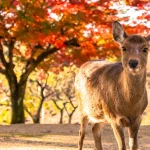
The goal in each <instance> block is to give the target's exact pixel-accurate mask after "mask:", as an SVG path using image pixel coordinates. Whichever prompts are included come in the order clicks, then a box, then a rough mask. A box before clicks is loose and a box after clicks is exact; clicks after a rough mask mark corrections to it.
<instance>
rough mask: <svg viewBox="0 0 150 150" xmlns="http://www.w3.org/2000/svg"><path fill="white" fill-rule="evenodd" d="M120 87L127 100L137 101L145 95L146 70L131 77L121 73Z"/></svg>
mask: <svg viewBox="0 0 150 150" xmlns="http://www.w3.org/2000/svg"><path fill="white" fill-rule="evenodd" d="M121 80H123V82H122V87H123V92H124V96H125V97H126V98H127V99H128V100H134V99H135V101H137V98H141V96H143V94H144V93H145V90H146V88H145V85H146V69H145V70H144V71H143V73H141V74H139V75H132V74H130V73H128V72H126V71H125V70H124V71H123V72H122V78H121Z"/></svg>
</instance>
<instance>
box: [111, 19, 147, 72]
mask: <svg viewBox="0 0 150 150" xmlns="http://www.w3.org/2000/svg"><path fill="white" fill-rule="evenodd" d="M113 37H114V40H115V41H116V42H118V43H119V44H120V45H121V47H122V64H123V67H124V70H125V71H126V72H128V73H130V74H132V75H138V74H140V73H143V71H144V70H145V68H146V64H147V55H148V48H149V45H150V35H149V36H147V37H142V36H140V35H127V33H126V32H125V31H124V28H123V27H122V25H121V24H120V23H119V22H117V21H115V22H114V23H113Z"/></svg>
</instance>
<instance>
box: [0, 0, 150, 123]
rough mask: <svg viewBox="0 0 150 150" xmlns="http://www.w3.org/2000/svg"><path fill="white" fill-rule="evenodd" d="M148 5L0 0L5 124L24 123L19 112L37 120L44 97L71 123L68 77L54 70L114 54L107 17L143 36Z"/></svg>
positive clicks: (0, 65)
mask: <svg viewBox="0 0 150 150" xmlns="http://www.w3.org/2000/svg"><path fill="white" fill-rule="evenodd" d="M148 6H149V2H148V1H147V0H135V1H132V0H126V1H123V0H122V1H119V0H116V1H108V0H105V1H103V0H97V1H95V0H94V1H92V0H83V1H79V0H69V1H68V0H66V1H64V0H57V1H56V0H28V1H25V0H1V1H0V73H1V75H2V78H1V89H0V90H1V94H2V95H6V97H5V98H3V97H2V96H1V97H2V98H1V105H9V106H10V107H9V111H11V113H10V114H11V118H10V123H12V124H15V123H25V112H27V113H28V114H29V115H30V117H31V118H32V120H33V122H35V123H37V122H39V116H40V112H41V109H42V106H43V103H44V101H48V99H50V101H51V102H53V106H54V107H55V108H57V110H59V112H60V123H62V122H63V121H62V118H63V117H62V116H63V114H64V112H66V113H67V114H68V116H69V122H71V118H72V114H73V113H74V111H75V110H76V107H77V105H76V104H75V100H74V94H73V93H74V91H73V85H72V83H73V79H72V78H73V77H71V76H68V77H67V78H66V79H65V80H64V79H63V77H62V78H59V76H58V74H59V73H61V70H63V69H64V67H65V66H66V67H73V66H74V65H75V66H77V67H78V66H80V65H81V64H82V63H84V62H85V61H87V60H92V59H118V58H119V57H120V51H119V48H118V45H117V44H116V43H114V41H113V39H112V35H111V25H112V21H114V20H118V21H121V22H122V23H123V24H124V25H126V29H127V31H128V33H132V34H134V33H143V35H147V34H148V32H149V22H150V15H149V13H148V12H149V7H148ZM131 11H132V13H134V15H133V16H131ZM136 12H138V14H137V15H135V14H136ZM135 26H136V27H135ZM52 72H53V73H55V76H56V79H53V80H54V81H53V84H52V81H51V82H50V81H49V80H50V79H52V78H53V75H54V74H53V73H52ZM33 74H35V76H36V77H37V78H36V77H32V76H33ZM36 74H38V75H36ZM43 74H44V75H43ZM38 76H39V77H38ZM64 77H65V76H64ZM3 80H6V81H7V82H6V81H5V82H3ZM63 81H64V82H63ZM50 83H51V84H50ZM30 97H32V98H30ZM34 100H35V101H36V102H35V101H34ZM30 101H31V102H30ZM37 101H38V102H37ZM29 105H30V106H29ZM34 109H35V110H34ZM49 109H50V108H49ZM1 112H2V111H1ZM3 113H4V114H6V112H4V111H3Z"/></svg>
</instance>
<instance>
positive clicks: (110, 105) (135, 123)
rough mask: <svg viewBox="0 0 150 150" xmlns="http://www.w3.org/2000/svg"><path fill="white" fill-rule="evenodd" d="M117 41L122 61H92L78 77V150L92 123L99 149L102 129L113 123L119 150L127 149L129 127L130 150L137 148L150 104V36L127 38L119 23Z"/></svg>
mask: <svg viewBox="0 0 150 150" xmlns="http://www.w3.org/2000/svg"><path fill="white" fill-rule="evenodd" d="M112 34H113V38H114V41H115V42H117V43H119V45H120V49H121V58H122V59H121V62H113V63H112V62H108V61H101V60H90V61H88V62H86V63H84V64H83V65H81V67H80V69H79V71H78V73H77V74H76V77H75V88H76V93H77V95H78V108H79V112H80V122H81V125H80V130H79V143H78V148H79V150H82V148H83V141H84V138H85V132H86V128H87V125H88V123H89V122H92V124H93V127H92V133H93V137H94V141H95V147H96V149H97V150H102V142H101V134H102V131H103V126H104V125H105V124H110V125H111V127H112V129H113V132H114V135H115V138H116V141H117V144H118V148H119V150H126V144H125V136H124V129H125V128H128V134H129V147H130V150H137V149H138V130H139V127H140V124H141V120H142V114H143V112H144V110H145V109H146V106H147V104H148V97H147V90H146V65H147V59H148V49H149V45H150V35H148V36H147V37H143V36H141V35H138V34H132V35H128V34H127V33H126V32H125V30H124V28H123V26H122V25H121V24H120V23H119V22H118V21H114V22H113V23H112Z"/></svg>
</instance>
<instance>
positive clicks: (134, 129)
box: [128, 117, 141, 150]
mask: <svg viewBox="0 0 150 150" xmlns="http://www.w3.org/2000/svg"><path fill="white" fill-rule="evenodd" d="M140 124H141V117H138V118H137V119H136V121H135V122H134V123H133V124H132V125H131V126H130V127H129V130H128V131H129V146H130V150H137V149H138V141H137V135H138V130H139V127H140Z"/></svg>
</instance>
